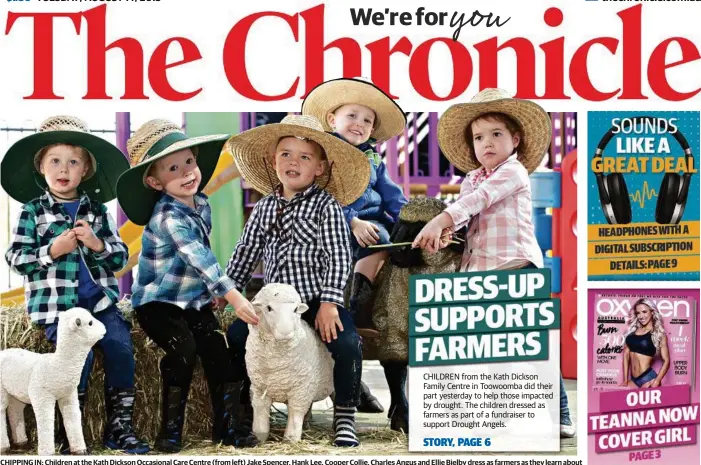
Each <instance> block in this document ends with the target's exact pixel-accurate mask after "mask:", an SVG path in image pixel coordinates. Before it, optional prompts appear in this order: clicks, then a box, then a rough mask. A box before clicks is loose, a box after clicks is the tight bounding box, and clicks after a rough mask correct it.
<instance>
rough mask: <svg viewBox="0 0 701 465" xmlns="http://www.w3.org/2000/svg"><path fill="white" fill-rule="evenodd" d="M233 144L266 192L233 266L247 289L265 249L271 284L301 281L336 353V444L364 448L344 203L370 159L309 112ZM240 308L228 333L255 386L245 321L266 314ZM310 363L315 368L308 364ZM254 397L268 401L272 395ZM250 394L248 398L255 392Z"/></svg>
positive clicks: (309, 316)
mask: <svg viewBox="0 0 701 465" xmlns="http://www.w3.org/2000/svg"><path fill="white" fill-rule="evenodd" d="M227 147H228V149H229V151H231V153H233V154H234V159H235V160H236V164H237V166H238V168H239V171H240V172H241V174H242V176H243V177H244V178H245V179H246V181H247V182H248V183H250V184H251V185H252V186H253V187H254V188H255V189H256V190H258V191H259V192H261V193H263V194H266V197H264V198H263V199H261V200H259V201H258V202H257V203H256V206H255V208H254V209H253V212H252V213H251V217H250V219H249V220H248V222H247V223H246V226H245V228H244V231H243V235H242V236H241V239H240V240H239V243H238V244H237V246H236V249H235V250H234V253H233V255H232V256H231V260H230V261H229V265H228V266H227V273H228V274H229V276H231V278H232V279H233V280H234V282H235V283H236V287H237V288H238V289H243V287H244V286H245V285H246V284H247V283H248V281H249V280H250V278H251V273H252V272H253V269H254V268H255V267H256V265H257V264H258V262H259V261H260V259H261V257H262V258H263V262H264V264H265V282H266V284H267V283H285V284H290V285H292V286H294V287H295V288H296V289H297V292H299V294H300V296H301V297H302V301H303V302H305V303H306V304H307V305H308V306H309V310H307V311H306V312H304V313H303V314H302V319H303V320H304V321H306V322H307V323H308V324H309V325H310V326H312V327H314V328H315V329H317V330H318V331H319V335H320V336H321V340H322V341H323V342H324V343H325V344H326V347H327V348H328V349H329V351H330V352H331V355H332V356H333V359H334V360H335V366H334V388H335V391H336V396H335V408H334V422H333V425H334V432H335V439H334V444H335V445H336V446H341V447H354V446H358V445H359V441H358V437H357V436H356V434H355V408H356V406H357V405H358V396H359V391H360V375H361V372H362V351H361V341H360V337H359V336H358V334H357V332H356V330H355V325H354V324H353V319H352V317H351V315H350V313H349V312H348V311H347V310H346V309H345V308H344V307H343V289H344V287H345V285H346V281H347V279H348V273H349V271H350V263H351V256H350V244H349V237H348V227H347V225H346V221H345V218H344V216H343V211H342V209H341V205H347V204H350V203H352V202H353V201H354V200H355V199H357V198H358V197H359V196H360V195H361V194H362V193H363V191H365V186H366V185H367V182H368V180H369V177H370V168H369V165H368V163H367V161H366V159H365V157H364V156H363V154H362V152H360V151H359V150H357V149H355V148H354V147H353V146H351V145H349V144H347V143H345V142H343V141H342V140H340V139H338V138H336V137H334V136H332V135H330V134H326V133H325V132H324V130H323V127H322V126H321V124H320V123H319V121H317V120H316V119H315V118H313V117H310V116H298V115H297V116H295V115H293V116H286V117H285V118H284V119H283V120H282V122H280V123H278V124H267V125H265V126H261V127H257V128H254V129H251V130H248V131H246V132H244V133H242V134H239V135H236V136H234V137H232V138H231V139H230V140H229V142H228V143H227ZM236 314H237V315H238V317H239V320H237V321H236V322H234V323H233V324H232V325H231V326H230V327H229V331H228V339H229V344H230V345H231V348H232V352H233V356H232V358H233V359H234V364H235V365H236V368H237V375H238V376H239V377H240V378H241V379H244V380H245V381H246V385H247V386H250V380H249V379H248V375H247V372H246V364H245V353H246V338H247V336H248V326H247V325H248V324H251V325H256V324H258V322H259V319H258V316H257V315H256V314H255V312H251V311H250V310H249V309H247V308H239V309H237V310H236ZM304 369H309V367H306V368H305V367H300V370H304ZM251 395H252V396H254V398H255V399H256V401H259V402H261V406H262V405H264V404H265V402H266V398H265V393H263V392H253V393H251ZM243 402H245V403H246V404H247V405H250V397H246V398H245V400H244V401H243ZM243 402H242V403H243ZM268 406H269V402H268ZM248 408H249V409H250V407H248Z"/></svg>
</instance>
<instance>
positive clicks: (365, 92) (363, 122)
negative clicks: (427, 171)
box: [302, 78, 407, 337]
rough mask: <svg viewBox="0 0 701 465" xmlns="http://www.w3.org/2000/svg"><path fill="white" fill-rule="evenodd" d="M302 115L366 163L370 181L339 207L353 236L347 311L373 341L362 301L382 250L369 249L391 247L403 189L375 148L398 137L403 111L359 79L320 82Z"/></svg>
mask: <svg viewBox="0 0 701 465" xmlns="http://www.w3.org/2000/svg"><path fill="white" fill-rule="evenodd" d="M302 114H305V115H311V116H314V117H316V118H317V119H319V120H320V121H321V122H322V123H323V124H324V129H326V130H327V131H331V132H332V133H333V134H334V135H335V136H337V137H340V138H341V139H343V140H345V141H346V142H348V143H349V144H352V145H353V146H355V147H357V148H358V149H359V150H360V151H362V152H364V153H365V155H366V157H367V158H368V162H369V165H370V182H369V183H368V184H367V185H366V186H365V192H363V195H361V196H360V198H358V199H357V200H356V201H355V202H353V203H352V204H350V205H347V206H345V207H344V208H343V214H344V216H345V218H346V221H347V222H348V225H349V227H350V229H351V232H352V233H353V235H352V237H351V241H352V242H351V245H352V247H353V258H354V260H356V264H355V270H354V273H353V284H352V292H351V297H350V302H349V306H350V308H349V310H350V311H351V313H352V314H353V316H354V319H355V323H356V326H357V327H358V333H359V334H360V335H361V336H366V337H377V336H378V335H379V333H378V331H377V330H375V329H374V328H373V323H372V304H371V303H369V302H361V299H360V296H362V295H364V294H368V293H369V291H370V289H371V287H372V283H373V281H374V280H375V277H376V276H377V272H378V270H379V268H380V266H381V265H382V263H383V262H384V261H385V260H386V259H387V256H388V255H387V251H385V250H383V249H376V248H368V246H371V245H384V244H389V243H390V238H389V235H390V231H391V230H392V228H393V226H394V225H395V224H396V223H397V221H398V218H399V211H400V210H401V208H402V206H404V204H406V203H407V199H406V197H405V196H404V193H403V192H402V189H401V188H400V187H399V186H397V185H396V184H395V183H394V182H393V181H392V179H390V177H389V175H388V173H387V168H386V167H385V164H384V163H382V159H381V157H380V155H379V154H378V153H377V152H376V151H375V148H374V144H377V143H381V142H384V141H387V140H389V139H391V138H392V137H395V136H398V135H399V134H402V132H403V131H404V127H405V126H406V117H405V116H404V112H403V111H402V109H401V108H400V107H399V105H397V104H396V103H395V102H394V100H392V99H391V98H390V97H389V96H388V95H387V94H385V93H384V92H383V91H382V90H381V89H380V88H378V87H376V86H375V85H373V84H372V83H371V82H369V81H365V80H363V79H348V78H341V79H334V80H331V81H327V82H324V83H322V84H320V85H318V86H317V87H315V88H314V89H312V91H311V92H310V93H309V95H307V97H306V98H305V99H304V102H303V103H302Z"/></svg>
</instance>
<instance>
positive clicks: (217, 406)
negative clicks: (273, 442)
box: [210, 381, 258, 447]
mask: <svg viewBox="0 0 701 465" xmlns="http://www.w3.org/2000/svg"><path fill="white" fill-rule="evenodd" d="M242 386H243V381H239V382H235V383H224V384H222V385H220V386H217V387H215V388H214V389H212V388H211V387H210V390H212V391H214V392H212V393H211V394H212V410H213V413H214V421H213V425H212V442H213V443H215V444H219V443H221V444H223V445H225V446H234V447H255V446H257V445H258V440H257V439H256V437H255V436H254V435H253V432H252V431H251V429H250V428H246V427H245V425H244V424H243V423H244V422H243V417H244V412H243V410H244V408H243V406H242V405H241V388H242Z"/></svg>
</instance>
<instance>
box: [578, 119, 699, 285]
mask: <svg viewBox="0 0 701 465" xmlns="http://www.w3.org/2000/svg"><path fill="white" fill-rule="evenodd" d="M587 119H588V125H587V128H588V142H589V149H590V150H589V169H590V170H591V171H590V174H589V179H590V181H589V188H588V189H589V192H588V196H589V212H588V213H589V214H588V218H589V220H588V224H589V226H588V232H589V243H588V247H587V248H588V257H589V259H588V263H589V265H588V268H589V278H590V279H592V280H597V281H600V280H624V281H630V280H650V279H657V280H691V281H698V280H699V260H698V257H699V234H698V230H699V197H698V195H699V181H698V179H697V176H698V162H697V161H696V159H695V157H696V154H697V153H698V150H699V113H698V112H695V111H676V112H655V111H639V112H630V111H628V112H623V111H615V112H613V111H601V112H599V111H595V112H589V113H588V115H587Z"/></svg>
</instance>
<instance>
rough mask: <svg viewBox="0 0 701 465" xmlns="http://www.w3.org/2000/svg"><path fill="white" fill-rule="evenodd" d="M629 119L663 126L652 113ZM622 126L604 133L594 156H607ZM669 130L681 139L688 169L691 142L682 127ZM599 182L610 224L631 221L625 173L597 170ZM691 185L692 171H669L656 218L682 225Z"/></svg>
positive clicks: (663, 183)
mask: <svg viewBox="0 0 701 465" xmlns="http://www.w3.org/2000/svg"><path fill="white" fill-rule="evenodd" d="M626 120H629V121H631V124H635V123H642V124H644V123H646V122H648V123H649V122H650V121H652V122H653V124H654V125H655V126H657V127H659V122H658V121H659V118H653V117H651V116H635V117H632V118H626ZM620 127H621V126H613V127H611V129H609V130H608V132H607V133H606V134H604V137H602V138H601V140H600V141H599V145H598V147H597V148H596V152H595V154H594V158H596V157H599V158H603V154H604V149H605V148H606V144H608V143H609V141H610V140H611V139H612V138H613V136H615V135H616V133H614V131H615V130H616V129H620ZM667 129H668V128H667ZM666 133H667V134H672V135H673V136H674V138H675V139H676V140H677V142H678V143H679V145H680V146H681V147H682V149H683V150H684V155H685V157H686V163H687V165H686V166H687V168H689V167H691V166H692V163H693V155H692V154H691V147H689V143H688V142H687V141H686V138H685V137H684V135H683V134H682V133H681V132H680V131H679V128H678V127H677V129H676V131H674V132H669V130H667V131H666ZM660 134H661V133H660ZM596 183H597V184H598V186H599V200H600V201H601V209H602V210H603V212H604V216H605V217H606V221H608V223H609V224H628V223H630V222H631V220H632V216H633V215H632V213H631V209H630V197H629V195H628V188H627V187H626V182H625V180H624V179H623V174H621V173H611V174H603V173H596ZM689 184H691V173H690V172H686V173H684V174H682V175H680V174H678V173H665V175H664V178H663V179H662V184H661V185H660V190H659V194H658V196H657V206H656V207H655V221H657V223H659V224H678V223H679V222H680V221H681V219H682V215H683V214H684V207H685V206H686V199H687V196H688V194H689Z"/></svg>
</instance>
